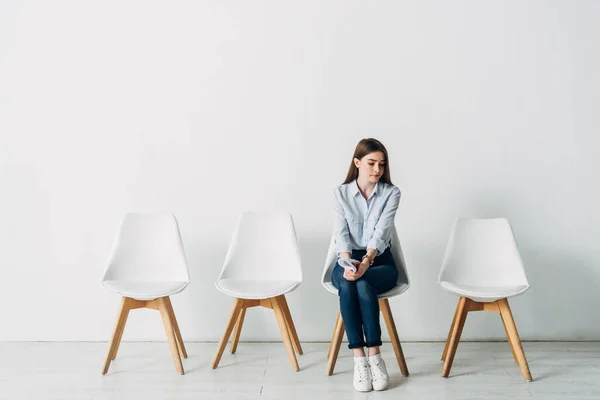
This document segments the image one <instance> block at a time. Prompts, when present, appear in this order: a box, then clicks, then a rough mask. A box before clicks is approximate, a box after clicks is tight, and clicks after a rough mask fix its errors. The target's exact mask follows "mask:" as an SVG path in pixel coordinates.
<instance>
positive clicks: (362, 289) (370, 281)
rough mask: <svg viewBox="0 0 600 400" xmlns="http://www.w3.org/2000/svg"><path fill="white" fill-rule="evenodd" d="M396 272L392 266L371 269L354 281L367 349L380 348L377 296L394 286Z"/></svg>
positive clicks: (396, 277) (396, 276)
mask: <svg viewBox="0 0 600 400" xmlns="http://www.w3.org/2000/svg"><path fill="white" fill-rule="evenodd" d="M397 281H398V271H397V270H396V267H395V266H394V265H389V264H387V265H378V266H374V267H371V268H369V269H368V270H367V272H366V273H365V274H364V275H363V276H362V277H361V278H360V279H359V280H358V281H356V290H357V291H358V300H359V303H360V313H361V317H362V321H363V327H364V330H365V338H366V342H367V347H375V346H381V325H380V323H379V299H378V298H377V295H379V294H381V293H384V292H387V291H388V290H390V289H392V288H393V287H394V286H396V282H397Z"/></svg>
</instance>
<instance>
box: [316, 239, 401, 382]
mask: <svg viewBox="0 0 600 400" xmlns="http://www.w3.org/2000/svg"><path fill="white" fill-rule="evenodd" d="M391 251H392V255H393V256H394V261H395V263H396V268H397V269H398V283H397V284H396V286H395V287H394V288H393V289H391V290H388V291H387V292H385V293H382V294H380V295H379V296H378V298H379V308H380V310H381V313H382V314H383V319H384V320H385V324H386V326H387V330H388V333H389V335H390V339H391V341H392V347H393V348H394V353H396V359H397V361H398V365H399V366H400V371H401V372H402V375H404V376H408V367H407V366H406V360H405V359H404V353H403V352H402V345H401V344H400V338H399V337H398V331H397V330H396V324H395V322H394V317H393V316H392V310H391V308H390V303H389V301H388V299H389V298H390V297H394V296H398V295H399V294H402V293H404V292H405V291H406V290H407V289H408V288H409V286H410V280H409V278H408V271H407V270H406V262H405V261H404V255H403V254H402V247H401V246H400V239H399V238H398V232H397V231H396V228H395V227H394V229H393V230H392V244H391ZM337 258H338V256H337V253H336V252H335V250H334V238H333V237H332V238H331V242H330V245H329V251H328V253H327V260H326V261H325V268H324V269H323V276H322V278H321V284H322V285H323V286H324V287H325V289H327V290H328V291H329V292H331V293H333V294H335V295H336V296H338V290H337V289H336V288H335V286H333V283H332V282H331V273H332V271H333V268H334V267H335V265H336V263H337ZM343 336H344V321H343V320H342V314H341V312H339V313H338V317H337V321H336V324H335V329H334V332H333V337H332V339H331V344H330V345H329V351H328V352H327V358H329V362H328V364H327V375H332V374H333V370H334V368H335V363H336V361H337V357H338V354H339V351H340V346H341V344H342V338H343Z"/></svg>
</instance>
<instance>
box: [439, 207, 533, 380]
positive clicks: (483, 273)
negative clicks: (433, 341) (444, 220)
mask: <svg viewBox="0 0 600 400" xmlns="http://www.w3.org/2000/svg"><path fill="white" fill-rule="evenodd" d="M438 283H439V284H440V286H441V287H442V288H443V289H444V290H447V291H448V292H450V293H453V294H456V295H458V296H460V300H459V302H458V306H457V308H456V312H455V314H454V319H453V321H452V326H451V327H450V332H449V333H448V339H447V340H446V345H445V347H444V351H443V353H442V361H444V367H443V369H442V376H443V377H445V378H447V377H448V375H449V374H450V369H451V368H452V361H453V360H454V354H455V353H456V348H457V346H458V342H459V340H460V335H461V333H462V330H463V326H464V323H465V320H466V318H467V314H468V313H469V311H494V312H499V313H500V317H501V318H502V322H503V323H504V328H505V331H506V335H507V336H508V341H509V343H510V346H511V348H512V352H513V357H514V359H515V361H516V362H517V363H518V364H519V365H520V367H521V372H522V373H523V376H524V377H525V379H526V380H527V381H531V373H530V372H529V366H528V365H527V359H526V358H525V353H524V352H523V347H522V346H521V340H520V338H519V334H518V332H517V327H516V325H515V322H514V319H513V316H512V313H511V311H510V307H509V305H508V300H507V299H508V298H509V297H512V296H516V295H519V294H522V293H524V292H525V291H526V290H527V289H529V283H528V282H527V277H526V276H525V271H524V269H523V262H522V261H521V256H520V255H519V250H518V249H517V243H516V242H515V237H514V234H513V231H512V228H511V226H510V224H509V222H508V221H507V220H506V219H504V218H494V219H466V218H459V219H457V220H456V221H455V222H454V226H453V228H452V233H451V234H450V239H449V241H448V246H447V248H446V254H445V256H444V262H443V264H442V268H441V271H440V275H439V279H438Z"/></svg>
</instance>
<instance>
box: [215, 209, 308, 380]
mask: <svg viewBox="0 0 600 400" xmlns="http://www.w3.org/2000/svg"><path fill="white" fill-rule="evenodd" d="M301 282H302V264H301V261H300V251H299V249H298V243H297V239H296V231H295V229H294V221H293V219H292V216H291V215H290V214H289V213H287V212H263V213H260V212H245V213H243V214H242V216H241V217H240V219H239V221H238V224H237V227H236V229H235V232H234V234H233V238H232V240H231V243H230V245H229V250H228V251H227V256H226V258H225V263H224V265H223V269H222V271H221V275H220V276H219V278H218V280H217V282H216V286H217V289H219V290H220V291H221V292H223V293H225V294H227V295H229V296H232V297H234V298H235V303H234V305H233V309H232V311H231V314H230V316H229V321H228V323H227V327H226V328H225V332H224V333H223V336H222V337H221V341H220V342H219V346H218V349H217V353H216V354H215V356H214V359H213V362H212V367H213V368H217V366H218V365H219V361H220V359H221V356H222V355H223V351H224V350H225V346H227V341H228V340H229V336H230V335H231V332H232V331H233V329H234V327H235V333H234V335H233V339H232V342H231V353H235V351H236V349H237V345H238V342H239V339H240V334H241V331H242V324H243V323H244V317H245V315H246V309H248V308H250V307H256V306H262V307H266V308H270V309H272V310H273V311H274V312H275V317H276V318H277V323H278V325H279V330H280V331H281V337H282V338H283V343H284V345H285V347H286V349H287V352H288V356H289V359H290V363H291V364H292V368H293V369H294V371H298V370H299V367H298V360H297V359H296V355H295V354H294V349H295V351H296V352H297V353H298V354H300V355H301V354H302V347H301V346H300V341H299V340H298V334H297V333H296V328H295V326H294V321H293V320H292V316H291V314H290V310H289V307H288V304H287V301H286V299H285V294H286V293H290V292H291V291H293V290H294V289H296V288H297V287H298V285H300V283H301ZM290 338H291V340H290Z"/></svg>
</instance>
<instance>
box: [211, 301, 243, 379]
mask: <svg viewBox="0 0 600 400" xmlns="http://www.w3.org/2000/svg"><path fill="white" fill-rule="evenodd" d="M243 304H244V301H243V300H242V299H235V303H234V304H233V309H232V310H231V314H230V315H229V321H227V326H226V327H225V332H223V336H221V340H220V341H219V345H218V347H217V352H216V353H215V356H214V358H213V361H212V364H211V366H212V368H213V369H214V368H217V366H218V365H219V361H220V360H221V356H222V355H223V351H224V350H225V347H227V342H228V341H229V336H231V331H232V330H233V327H234V326H235V323H236V321H237V319H238V316H239V314H240V312H241V311H242V306H243Z"/></svg>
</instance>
